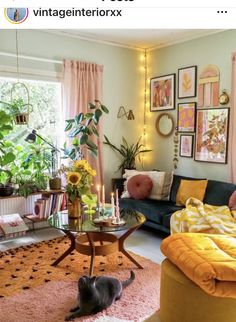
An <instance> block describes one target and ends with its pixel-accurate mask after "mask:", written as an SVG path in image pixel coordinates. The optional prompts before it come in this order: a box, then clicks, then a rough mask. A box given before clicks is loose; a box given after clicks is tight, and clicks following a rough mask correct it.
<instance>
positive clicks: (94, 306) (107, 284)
mask: <svg viewBox="0 0 236 322" xmlns="http://www.w3.org/2000/svg"><path fill="white" fill-rule="evenodd" d="M134 279H135V274H134V272H133V271H131V272H130V278H129V279H127V280H126V281H123V282H120V281H119V280H118V279H116V278H114V277H108V276H98V277H96V276H94V277H89V276H82V277H81V278H80V279H79V281H78V290H79V294H78V297H77V299H78V303H79V305H78V306H76V307H75V308H73V309H71V310H70V312H72V313H71V314H70V315H68V316H67V317H66V318H65V320H66V321H70V320H73V319H75V318H77V317H81V316H84V315H90V314H96V313H98V312H100V311H102V310H104V309H106V308H108V307H109V306H111V305H112V303H114V302H115V301H116V300H119V299H120V298H121V295H122V291H123V289H124V288H125V287H127V286H128V285H130V284H131V283H132V282H133V280H134Z"/></svg>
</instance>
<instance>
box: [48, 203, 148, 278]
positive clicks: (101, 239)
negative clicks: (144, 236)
mask: <svg viewBox="0 0 236 322" xmlns="http://www.w3.org/2000/svg"><path fill="white" fill-rule="evenodd" d="M97 216H98V214H97V215H96V214H95V215H94V216H93V219H94V218H96V217H97ZM120 217H121V219H123V220H124V221H125V224H124V225H121V226H118V225H114V226H113V225H112V226H100V225H97V224H95V223H94V222H93V220H92V219H91V218H89V217H88V216H87V215H85V214H83V215H82V216H81V217H80V218H76V219H75V218H73V219H72V218H69V216H68V213H67V211H61V212H58V213H57V214H54V215H51V216H50V217H49V219H48V222H49V225H50V226H52V227H54V228H57V229H60V230H61V231H63V232H64V233H65V234H66V235H67V236H68V237H69V238H70V241H71V245H70V247H69V248H68V249H67V250H66V251H65V252H64V253H63V254H62V255H61V256H60V257H59V258H58V259H57V260H56V261H55V262H54V263H52V266H56V265H57V264H58V263H60V262H61V261H62V260H63V259H64V258H65V257H67V256H68V255H69V254H70V253H71V252H72V251H73V250H75V249H76V250H77V251H78V252H79V253H81V254H84V255H89V256H90V257H91V261H90V269H89V275H90V276H92V275H93V269H94V258H95V256H101V255H109V254H111V253H114V252H118V251H120V252H122V253H123V254H124V255H125V256H126V257H128V258H129V260H130V261H132V262H133V263H134V264H135V265H136V266H137V267H138V268H143V267H142V266H141V265H140V264H139V263H138V262H137V261H136V260H135V259H134V258H133V257H132V256H131V255H130V254H129V253H128V252H127V251H126V250H125V248H124V242H125V240H126V238H127V237H128V236H129V235H130V234H132V233H133V232H134V231H135V230H136V229H138V228H139V227H140V226H141V225H142V224H143V223H144V222H145V220H146V218H145V216H144V215H143V214H141V213H140V212H138V211H135V210H130V209H122V210H121V211H120ZM116 232H121V233H120V234H117V235H116V234H115V233H116Z"/></svg>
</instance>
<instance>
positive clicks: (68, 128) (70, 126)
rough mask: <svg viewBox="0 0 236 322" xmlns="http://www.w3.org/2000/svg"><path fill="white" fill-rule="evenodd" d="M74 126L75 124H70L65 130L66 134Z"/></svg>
mask: <svg viewBox="0 0 236 322" xmlns="http://www.w3.org/2000/svg"><path fill="white" fill-rule="evenodd" d="M72 125H73V123H72V122H69V123H68V124H67V125H66V128H65V130H64V131H65V132H67V131H69V130H70V129H71V128H72Z"/></svg>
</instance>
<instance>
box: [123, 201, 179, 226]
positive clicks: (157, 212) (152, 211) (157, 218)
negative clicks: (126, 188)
mask: <svg viewBox="0 0 236 322" xmlns="http://www.w3.org/2000/svg"><path fill="white" fill-rule="evenodd" d="M120 208H126V209H127V208H130V209H134V210H137V211H139V212H141V213H142V214H143V215H144V216H145V217H146V218H147V220H151V221H153V222H156V223H158V224H162V221H163V219H162V217H163V216H165V215H166V214H170V213H173V212H175V211H177V210H179V209H182V207H179V206H176V205H175V204H173V203H172V202H170V201H162V200H161V201H156V200H150V199H146V200H134V199H128V198H121V199H120Z"/></svg>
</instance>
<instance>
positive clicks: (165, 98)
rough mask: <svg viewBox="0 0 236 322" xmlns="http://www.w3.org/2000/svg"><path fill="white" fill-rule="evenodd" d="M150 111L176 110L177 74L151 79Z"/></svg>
mask: <svg viewBox="0 0 236 322" xmlns="http://www.w3.org/2000/svg"><path fill="white" fill-rule="evenodd" d="M150 93H151V95H150V110H151V111H152V112H154V111H165V110H173V109H174V108H175V74H170V75H164V76H158V77H154V78H151V79H150Z"/></svg>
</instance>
